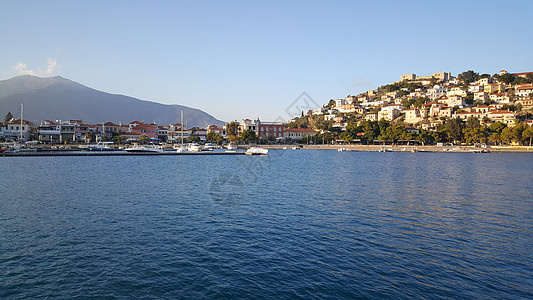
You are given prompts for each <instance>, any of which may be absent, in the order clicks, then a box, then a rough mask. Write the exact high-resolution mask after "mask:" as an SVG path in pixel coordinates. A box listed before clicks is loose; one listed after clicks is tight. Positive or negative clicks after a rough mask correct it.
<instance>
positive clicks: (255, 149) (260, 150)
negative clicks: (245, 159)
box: [244, 147, 268, 155]
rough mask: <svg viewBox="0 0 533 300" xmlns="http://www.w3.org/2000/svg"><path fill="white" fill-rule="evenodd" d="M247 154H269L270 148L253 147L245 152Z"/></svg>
mask: <svg viewBox="0 0 533 300" xmlns="http://www.w3.org/2000/svg"><path fill="white" fill-rule="evenodd" d="M244 154H246V155H268V149H265V148H261V147H251V148H250V149H248V150H246V152H244Z"/></svg>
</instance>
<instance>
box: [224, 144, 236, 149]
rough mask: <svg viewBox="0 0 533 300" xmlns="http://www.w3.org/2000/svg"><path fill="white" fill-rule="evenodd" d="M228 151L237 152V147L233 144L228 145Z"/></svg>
mask: <svg viewBox="0 0 533 300" xmlns="http://www.w3.org/2000/svg"><path fill="white" fill-rule="evenodd" d="M226 149H228V150H230V151H235V150H237V145H235V144H233V143H229V144H227V145H226Z"/></svg>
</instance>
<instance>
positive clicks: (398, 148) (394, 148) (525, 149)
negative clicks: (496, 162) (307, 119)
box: [261, 145, 533, 153]
mask: <svg viewBox="0 0 533 300" xmlns="http://www.w3.org/2000/svg"><path fill="white" fill-rule="evenodd" d="M261 147H263V148H265V149H283V148H284V147H287V148H288V149H290V148H291V147H292V146H291V145H261ZM339 148H345V149H346V150H347V151H360V152H378V151H379V150H381V149H386V150H387V152H417V151H418V152H450V153H453V152H455V153H469V152H475V151H480V150H482V149H483V148H480V147H474V146H435V145H428V146H407V145H302V148H301V149H315V150H338V149H339ZM413 149H414V150H415V151H413ZM488 149H489V151H490V152H505V153H533V146H491V147H489V148H488Z"/></svg>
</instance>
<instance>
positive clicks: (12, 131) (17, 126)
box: [3, 119, 33, 141]
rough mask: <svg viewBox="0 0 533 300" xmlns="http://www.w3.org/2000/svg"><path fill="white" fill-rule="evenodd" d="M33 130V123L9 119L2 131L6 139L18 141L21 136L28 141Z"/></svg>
mask: <svg viewBox="0 0 533 300" xmlns="http://www.w3.org/2000/svg"><path fill="white" fill-rule="evenodd" d="M32 132H33V123H32V122H30V121H27V120H22V121H21V120H20V119H18V120H11V121H10V122H8V123H7V125H6V129H5V130H4V131H3V137H4V139H6V140H8V141H18V140H20V138H21V137H22V139H23V140H24V141H29V140H30V138H31V135H32Z"/></svg>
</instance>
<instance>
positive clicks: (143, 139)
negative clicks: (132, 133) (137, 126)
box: [139, 134, 148, 143]
mask: <svg viewBox="0 0 533 300" xmlns="http://www.w3.org/2000/svg"><path fill="white" fill-rule="evenodd" d="M147 141H148V137H147V136H146V134H141V136H140V137H139V142H141V143H146V142H147Z"/></svg>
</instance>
